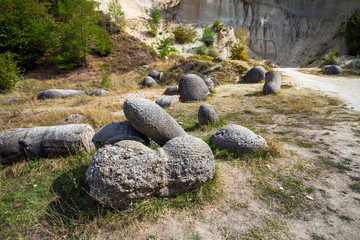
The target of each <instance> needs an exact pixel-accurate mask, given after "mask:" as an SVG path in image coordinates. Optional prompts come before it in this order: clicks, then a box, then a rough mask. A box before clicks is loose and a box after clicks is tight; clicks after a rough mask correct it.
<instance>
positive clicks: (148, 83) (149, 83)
mask: <svg viewBox="0 0 360 240" xmlns="http://www.w3.org/2000/svg"><path fill="white" fill-rule="evenodd" d="M162 75H163V73H162V72H158V71H152V72H150V73H149V75H148V76H147V77H146V78H145V79H144V80H143V82H142V84H141V86H142V87H143V88H145V87H149V88H150V87H154V86H156V84H157V83H156V80H160V79H161V77H162Z"/></svg>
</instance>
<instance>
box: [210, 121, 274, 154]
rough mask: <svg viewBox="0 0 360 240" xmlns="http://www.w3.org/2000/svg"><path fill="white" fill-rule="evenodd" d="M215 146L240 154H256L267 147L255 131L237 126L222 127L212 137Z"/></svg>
mask: <svg viewBox="0 0 360 240" xmlns="http://www.w3.org/2000/svg"><path fill="white" fill-rule="evenodd" d="M210 140H211V142H212V143H213V144H215V145H216V146H218V147H220V148H227V149H229V150H230V151H232V152H237V153H239V154H243V153H254V152H257V151H259V150H263V149H265V148H266V147H267V142H266V140H265V139H264V138H262V137H261V136H259V135H256V134H255V133H254V132H253V131H251V130H249V129H247V128H245V127H243V126H240V125H236V124H230V125H226V126H224V127H222V128H221V129H220V130H219V131H217V132H216V133H215V134H213V135H212V136H211V137H210Z"/></svg>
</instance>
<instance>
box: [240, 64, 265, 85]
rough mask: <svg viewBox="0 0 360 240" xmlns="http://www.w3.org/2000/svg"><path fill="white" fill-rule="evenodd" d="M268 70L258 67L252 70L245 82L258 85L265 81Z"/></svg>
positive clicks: (247, 74) (246, 76)
mask: <svg viewBox="0 0 360 240" xmlns="http://www.w3.org/2000/svg"><path fill="white" fill-rule="evenodd" d="M265 74H266V70H265V68H263V67H261V66H256V67H253V68H252V69H250V70H249V71H248V72H247V73H246V74H245V76H244V82H247V83H258V82H260V81H261V80H264V79H265Z"/></svg>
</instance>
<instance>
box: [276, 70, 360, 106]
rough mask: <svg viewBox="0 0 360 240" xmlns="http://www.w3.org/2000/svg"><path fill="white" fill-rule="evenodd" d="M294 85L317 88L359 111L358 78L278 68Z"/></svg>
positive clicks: (359, 90) (359, 80)
mask: <svg viewBox="0 0 360 240" xmlns="http://www.w3.org/2000/svg"><path fill="white" fill-rule="evenodd" d="M276 70H277V71H280V72H281V73H282V74H283V75H286V76H288V77H289V78H290V80H291V81H292V82H294V84H295V85H296V86H299V87H304V88H311V89H314V90H319V91H322V92H325V93H328V94H331V95H334V96H338V97H340V98H341V99H342V100H344V101H345V103H347V104H348V106H349V107H351V108H354V110H356V111H360V78H347V77H335V76H329V77H321V76H315V75H310V74H305V73H301V72H299V71H298V69H297V68H278V69H276Z"/></svg>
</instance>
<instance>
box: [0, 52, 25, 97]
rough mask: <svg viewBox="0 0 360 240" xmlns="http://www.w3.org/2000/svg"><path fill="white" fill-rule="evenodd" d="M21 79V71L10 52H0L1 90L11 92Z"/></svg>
mask: <svg viewBox="0 0 360 240" xmlns="http://www.w3.org/2000/svg"><path fill="white" fill-rule="evenodd" d="M20 79H21V71H20V68H19V67H18V66H17V63H16V61H15V60H14V54H12V53H10V52H6V53H2V54H0V92H1V93H6V92H11V91H12V90H13V88H14V87H15V85H16V83H17V82H18V81H19V80H20Z"/></svg>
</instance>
